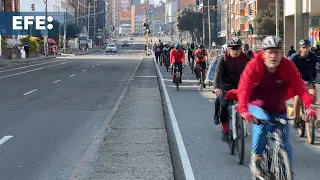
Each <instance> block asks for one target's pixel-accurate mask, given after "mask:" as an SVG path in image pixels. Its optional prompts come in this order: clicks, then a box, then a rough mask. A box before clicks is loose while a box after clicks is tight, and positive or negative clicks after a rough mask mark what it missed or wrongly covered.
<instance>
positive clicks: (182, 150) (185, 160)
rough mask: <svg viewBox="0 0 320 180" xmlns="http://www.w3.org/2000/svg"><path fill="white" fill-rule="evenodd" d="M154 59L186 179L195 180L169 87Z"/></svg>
mask: <svg viewBox="0 0 320 180" xmlns="http://www.w3.org/2000/svg"><path fill="white" fill-rule="evenodd" d="M153 61H154V63H155V64H156V68H157V71H158V74H159V76H160V79H161V84H162V87H163V93H164V96H165V98H166V103H167V107H168V110H169V115H170V119H171V123H172V127H173V132H174V135H175V138H176V142H177V146H178V150H179V154H180V159H181V162H182V168H183V171H184V176H185V178H186V180H195V177H194V174H193V170H192V167H191V164H190V160H189V157H188V153H187V150H186V147H185V146H184V143H183V140H182V136H181V133H180V129H179V125H178V122H177V119H176V116H175V114H174V110H173V108H172V104H171V101H170V98H169V94H168V91H167V87H166V85H165V83H164V79H163V77H162V74H161V72H160V69H159V66H158V64H157V63H156V61H155V60H153Z"/></svg>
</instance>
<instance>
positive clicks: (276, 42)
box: [262, 36, 283, 49]
mask: <svg viewBox="0 0 320 180" xmlns="http://www.w3.org/2000/svg"><path fill="white" fill-rule="evenodd" d="M282 46H283V41H282V39H281V38H280V37H278V36H267V37H266V38H264V39H263V40H262V48H263V49H271V48H273V49H281V48H282Z"/></svg>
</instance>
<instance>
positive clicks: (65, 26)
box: [63, 8, 68, 53]
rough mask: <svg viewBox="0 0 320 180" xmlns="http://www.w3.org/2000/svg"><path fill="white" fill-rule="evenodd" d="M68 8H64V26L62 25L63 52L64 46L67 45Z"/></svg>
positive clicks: (64, 51) (64, 50)
mask: <svg viewBox="0 0 320 180" xmlns="http://www.w3.org/2000/svg"><path fill="white" fill-rule="evenodd" d="M67 13H68V9H67V8H66V13H65V16H64V18H65V21H64V27H63V53H66V46H67V42H66V41H67V17H68V14H67Z"/></svg>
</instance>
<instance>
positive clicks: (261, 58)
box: [236, 36, 317, 176]
mask: <svg viewBox="0 0 320 180" xmlns="http://www.w3.org/2000/svg"><path fill="white" fill-rule="evenodd" d="M282 46H283V42H282V39H281V38H279V37H277V36H268V37H266V38H265V39H263V41H262V47H263V50H262V51H261V52H259V53H258V54H257V55H256V57H255V58H254V59H253V60H251V61H250V62H249V63H248V64H247V66H246V67H245V69H244V71H243V73H242V74H241V77H240V82H239V86H238V89H237V91H236V94H237V97H238V101H239V104H238V108H237V109H238V111H239V113H240V115H241V116H242V117H243V118H244V119H245V120H246V121H247V122H248V123H250V124H252V123H254V122H255V124H253V126H252V156H251V163H250V168H251V172H252V173H253V175H254V176H259V175H262V173H263V172H262V169H261V166H260V163H259V160H261V158H262V155H261V154H262V152H263V151H264V149H265V147H266V143H267V132H268V131H273V129H274V127H273V126H271V125H268V124H259V125H258V124H256V122H257V121H256V119H255V118H257V119H266V118H272V117H274V115H275V114H277V115H283V116H284V117H286V113H287V110H286V103H285V102H286V100H288V99H289V98H292V97H293V96H294V95H296V94H298V95H299V96H300V97H302V101H303V103H304V105H305V106H306V108H307V111H306V116H305V117H304V118H305V119H306V120H315V118H316V113H317V111H316V110H315V109H313V108H312V104H313V103H314V102H315V101H314V98H313V97H312V96H311V95H310V94H309V93H308V91H307V89H306V87H305V85H304V81H303V80H302V79H301V75H300V73H299V71H298V69H297V68H296V66H295V65H294V64H293V63H291V62H290V60H288V59H287V58H286V57H284V56H283V54H282ZM249 103H250V104H249ZM288 130H289V129H288V125H286V126H285V127H284V131H283V132H282V138H283V142H284V148H285V150H286V151H287V153H288V155H289V158H290V162H292V161H291V160H292V152H291V151H292V150H291V146H290V143H289V142H288V140H289V139H288V135H289V132H288Z"/></svg>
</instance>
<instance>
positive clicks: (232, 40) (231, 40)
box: [228, 37, 242, 46]
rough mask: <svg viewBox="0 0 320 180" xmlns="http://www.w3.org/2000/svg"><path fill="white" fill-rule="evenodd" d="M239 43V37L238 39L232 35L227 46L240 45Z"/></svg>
mask: <svg viewBox="0 0 320 180" xmlns="http://www.w3.org/2000/svg"><path fill="white" fill-rule="evenodd" d="M241 45H242V42H241V39H239V38H238V37H232V38H231V39H229V41H228V46H241Z"/></svg>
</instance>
